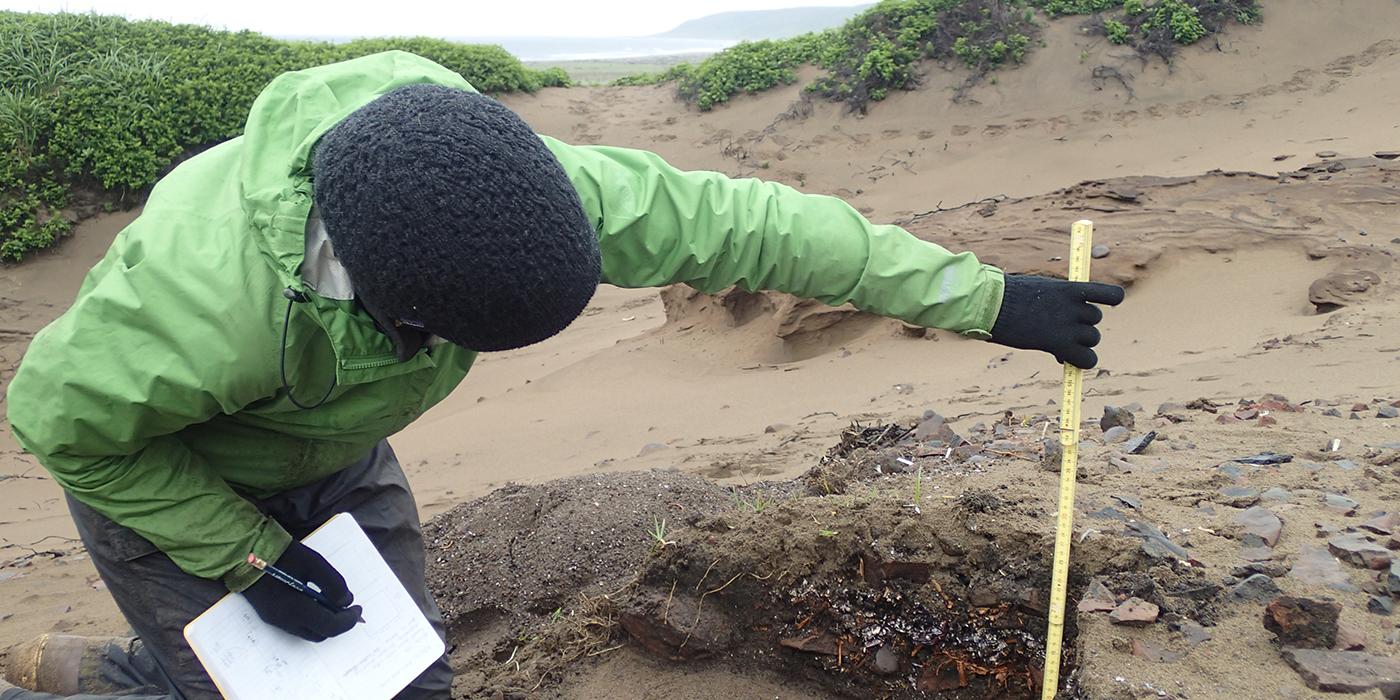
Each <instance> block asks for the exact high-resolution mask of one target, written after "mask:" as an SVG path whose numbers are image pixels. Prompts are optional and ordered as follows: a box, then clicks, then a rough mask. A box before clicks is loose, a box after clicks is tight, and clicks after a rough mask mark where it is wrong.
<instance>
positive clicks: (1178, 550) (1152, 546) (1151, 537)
mask: <svg viewBox="0 0 1400 700" xmlns="http://www.w3.org/2000/svg"><path fill="white" fill-rule="evenodd" d="M1128 532H1130V533H1132V534H1135V535H1137V536H1138V537H1141V538H1142V551H1143V553H1145V554H1146V555H1147V556H1149V557H1152V558H1153V559H1179V560H1181V561H1185V562H1189V561H1191V560H1192V559H1191V555H1190V554H1189V553H1187V551H1186V550H1185V549H1182V547H1181V545H1179V544H1177V543H1175V542H1172V541H1171V540H1169V539H1167V535H1166V533H1164V532H1162V530H1161V529H1159V528H1158V527H1157V526H1156V525H1153V524H1152V523H1149V522H1147V521H1145V520H1132V521H1130V522H1128Z"/></svg>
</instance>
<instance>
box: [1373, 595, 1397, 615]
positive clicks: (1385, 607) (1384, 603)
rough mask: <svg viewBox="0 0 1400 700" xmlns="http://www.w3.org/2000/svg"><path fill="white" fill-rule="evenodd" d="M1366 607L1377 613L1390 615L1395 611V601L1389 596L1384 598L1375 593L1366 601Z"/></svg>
mask: <svg viewBox="0 0 1400 700" xmlns="http://www.w3.org/2000/svg"><path fill="white" fill-rule="evenodd" d="M1366 609H1367V610H1370V611H1371V612H1373V613H1375V614H1377V615H1385V616H1389V615H1390V614H1391V613H1393V612H1395V601H1394V600H1392V599H1391V598H1388V597H1386V598H1382V597H1381V596H1378V595H1373V596H1371V598H1370V600H1367V601H1366Z"/></svg>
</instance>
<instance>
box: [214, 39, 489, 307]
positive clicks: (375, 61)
mask: <svg viewBox="0 0 1400 700" xmlns="http://www.w3.org/2000/svg"><path fill="white" fill-rule="evenodd" d="M415 83H432V84H436V85H445V86H447V87H455V88H459V89H462V90H470V91H473V92H475V89H474V88H473V87H472V86H471V84H470V83H468V82H467V81H466V80H465V79H464V78H462V76H460V75H458V74H457V73H455V72H453V71H451V70H449V69H447V68H444V67H443V66H440V65H438V64H436V63H433V62H432V61H429V60H428V59H426V58H422V57H420V56H415V55H413V54H411V53H407V52H404V51H386V52H384V53H378V54H372V55H369V56H364V57H362V58H356V59H353V60H349V61H343V62H341V63H333V64H330V65H325V66H317V67H315V68H308V69H306V70H301V71H295V72H291V73H284V74H282V75H280V76H278V77H277V78H276V79H274V80H273V81H272V82H271V83H269V84H268V86H267V87H266V88H265V89H264V90H263V91H262V93H261V94H260V95H258V98H257V100H255V101H254V102H253V107H252V109H251V110H250V111H249V113H248V122H247V126H246V128H245V130H244V136H243V157H242V162H241V163H240V165H239V173H238V178H239V186H240V189H241V193H242V198H243V211H244V214H245V215H246V216H247V217H248V220H249V222H250V223H251V224H252V226H253V228H254V229H255V231H256V234H255V235H256V236H257V245H258V248H259V250H260V251H261V252H262V254H263V255H264V256H265V257H266V258H267V259H268V261H269V262H270V263H271V264H272V266H273V268H274V269H275V270H276V271H277V274H278V277H279V278H280V279H281V282H282V284H283V285H284V286H286V287H288V288H290V289H293V290H296V291H298V292H303V291H306V289H305V284H304V282H303V280H302V275H301V265H302V262H303V260H304V258H305V253H306V246H307V244H306V230H307V219H308V217H309V216H310V214H311V204H312V197H311V193H312V189H311V172H310V162H311V151H312V148H314V147H315V145H316V141H317V140H318V139H320V138H321V136H322V135H323V134H325V133H326V132H327V131H329V130H330V128H331V127H333V126H335V125H336V124H338V123H339V122H340V121H341V120H342V119H344V118H345V117H347V116H349V114H350V113H351V112H354V111H355V110H357V109H359V108H360V107H362V106H364V105H365V104H366V103H368V102H370V101H371V100H373V99H375V98H376V97H379V96H380V95H383V94H385V93H387V92H389V91H391V90H394V89H395V88H398V87H402V86H404V85H411V84H415Z"/></svg>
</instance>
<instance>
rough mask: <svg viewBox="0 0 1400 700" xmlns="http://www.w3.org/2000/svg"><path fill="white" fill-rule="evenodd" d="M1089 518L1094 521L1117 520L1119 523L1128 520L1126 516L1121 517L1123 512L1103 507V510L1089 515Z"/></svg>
mask: <svg viewBox="0 0 1400 700" xmlns="http://www.w3.org/2000/svg"><path fill="white" fill-rule="evenodd" d="M1089 517H1091V518H1094V519H1096V520H1117V521H1119V522H1126V521H1127V519H1128V516H1126V515H1123V511H1121V510H1118V509H1117V508H1114V507H1113V506H1104V507H1103V508H1100V509H1098V510H1096V511H1094V512H1092V513H1089Z"/></svg>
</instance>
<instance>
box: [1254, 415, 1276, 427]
mask: <svg viewBox="0 0 1400 700" xmlns="http://www.w3.org/2000/svg"><path fill="white" fill-rule="evenodd" d="M1255 425H1257V426H1259V427H1261V428H1268V427H1270V426H1274V425H1278V419H1277V418H1275V417H1273V416H1259V420H1258V421H1257V422H1255Z"/></svg>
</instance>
